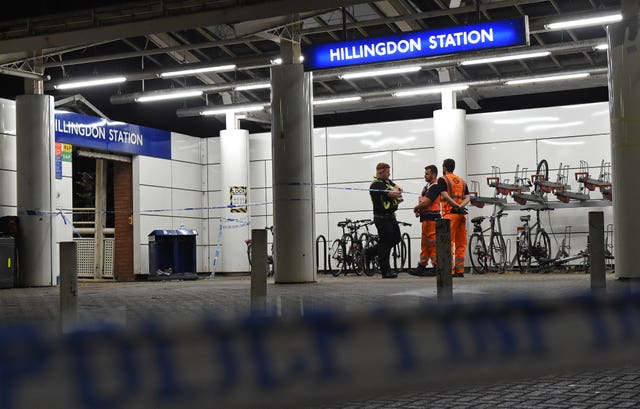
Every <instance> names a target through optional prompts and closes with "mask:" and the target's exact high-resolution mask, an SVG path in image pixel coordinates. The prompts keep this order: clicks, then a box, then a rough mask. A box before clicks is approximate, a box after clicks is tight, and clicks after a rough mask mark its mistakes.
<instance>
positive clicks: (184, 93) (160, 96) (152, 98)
mask: <svg viewBox="0 0 640 409" xmlns="http://www.w3.org/2000/svg"><path fill="white" fill-rule="evenodd" d="M200 95H202V91H179V92H167V93H164V94H158V95H150V96H146V97H140V98H136V102H154V101H164V100H168V99H179V98H189V97H199V96H200Z"/></svg>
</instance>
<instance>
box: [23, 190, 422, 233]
mask: <svg viewBox="0 0 640 409" xmlns="http://www.w3.org/2000/svg"><path fill="white" fill-rule="evenodd" d="M285 185H287V186H301V185H310V184H305V183H287V184H285ZM312 186H314V187H316V188H320V189H334V190H345V191H363V192H387V190H382V189H365V188H354V187H344V186H323V185H312ZM403 194H409V195H420V193H414V192H407V191H403ZM308 200H309V199H306V198H289V199H286V201H298V202H299V201H308ZM272 204H274V202H254V203H244V204H235V205H234V204H229V205H217V206H201V207H181V208H161V209H144V210H140V211H138V212H137V213H138V214H145V213H166V212H178V211H180V212H184V211H198V210H224V209H238V208H244V207H253V206H266V205H272ZM96 213H102V214H114V213H116V212H115V211H113V210H108V211H103V212H97V211H86V210H73V209H56V210H42V209H29V210H25V211H23V212H19V214H18V216H46V215H49V216H60V217H61V218H62V220H63V221H64V224H70V221H69V219H68V218H67V216H70V215H81V214H96ZM127 213H131V212H129V211H128V212H127Z"/></svg>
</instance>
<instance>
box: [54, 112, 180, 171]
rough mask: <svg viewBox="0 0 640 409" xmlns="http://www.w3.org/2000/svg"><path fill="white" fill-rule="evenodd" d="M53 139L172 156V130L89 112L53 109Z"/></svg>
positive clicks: (97, 147) (110, 149) (94, 146)
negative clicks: (103, 116)
mask: <svg viewBox="0 0 640 409" xmlns="http://www.w3.org/2000/svg"><path fill="white" fill-rule="evenodd" d="M54 130H55V136H56V142H62V143H68V144H71V145H75V146H83V147H85V148H96V149H103V150H106V151H110V152H120V153H129V154H132V155H142V156H153V157H156V158H163V159H171V132H169V131H163V130H160V129H155V128H147V127H145V126H140V125H132V124H127V123H124V122H117V121H110V120H107V119H104V118H97V117H93V116H89V115H82V114H76V113H72V112H62V111H56V112H55V114H54Z"/></svg>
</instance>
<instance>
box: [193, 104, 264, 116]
mask: <svg viewBox="0 0 640 409" xmlns="http://www.w3.org/2000/svg"><path fill="white" fill-rule="evenodd" d="M264 107H265V104H256V105H245V106H236V107H231V108H224V107H220V108H213V109H208V110H206V111H200V115H222V114H230V113H234V112H253V111H262V110H263V109H264Z"/></svg>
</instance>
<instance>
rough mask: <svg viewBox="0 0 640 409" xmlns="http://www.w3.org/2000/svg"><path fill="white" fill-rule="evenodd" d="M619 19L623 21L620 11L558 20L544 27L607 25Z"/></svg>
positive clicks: (562, 27) (564, 27)
mask: <svg viewBox="0 0 640 409" xmlns="http://www.w3.org/2000/svg"><path fill="white" fill-rule="evenodd" d="M618 21H622V14H620V13H616V14H607V15H604V16H598V17H589V18H581V19H576V20H567V21H558V22H557V23H550V24H545V25H544V28H545V29H547V30H563V29H569V28H576V27H586V26H597V25H606V24H610V23H617V22H618Z"/></svg>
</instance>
